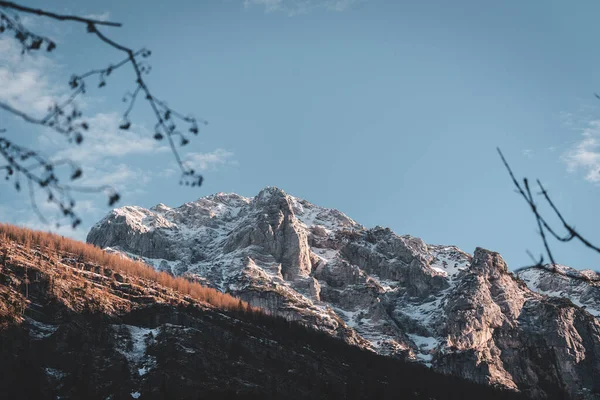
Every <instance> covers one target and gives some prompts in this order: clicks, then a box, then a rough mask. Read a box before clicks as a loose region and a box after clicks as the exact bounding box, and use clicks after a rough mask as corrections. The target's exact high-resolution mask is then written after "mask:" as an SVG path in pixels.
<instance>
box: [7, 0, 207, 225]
mask: <svg viewBox="0 0 600 400" xmlns="http://www.w3.org/2000/svg"><path fill="white" fill-rule="evenodd" d="M3 10H12V11H13V12H14V11H18V12H21V13H28V14H34V15H38V16H42V17H47V18H52V19H55V20H59V21H73V22H79V23H83V24H85V25H86V30H87V32H88V33H91V34H93V35H95V36H96V37H97V38H98V39H99V40H100V41H102V42H103V43H105V44H107V45H108V46H109V47H112V48H114V49H116V50H118V51H121V52H123V53H125V55H126V57H125V58H124V59H122V60H121V61H119V62H117V63H115V64H110V65H108V66H107V67H105V68H100V69H92V70H90V71H88V72H85V73H83V74H80V75H73V76H71V79H70V80H69V87H70V89H71V94H70V95H69V96H68V97H67V98H66V99H65V100H64V101H63V102H62V103H60V104H58V103H57V104H53V105H52V106H51V107H50V108H49V110H48V113H47V114H46V115H45V116H44V117H41V118H40V117H36V116H33V115H31V114H29V113H28V112H27V111H25V110H19V109H17V108H15V107H14V106H12V105H11V104H9V103H6V102H2V101H0V109H3V110H4V111H7V112H9V113H11V114H13V115H15V116H18V117H20V118H22V119H23V120H25V121H26V122H29V123H32V124H36V125H41V126H46V127H49V128H51V129H53V130H54V131H56V132H58V133H60V134H62V135H64V136H66V137H68V139H69V142H73V141H74V142H75V143H76V144H80V143H82V141H83V139H84V135H83V133H84V132H85V131H87V130H88V129H89V125H88V123H87V122H85V120H83V119H82V113H81V112H80V111H79V109H78V108H77V106H76V104H75V100H76V98H77V97H78V96H79V95H81V94H84V93H85V92H86V88H87V85H86V83H87V80H88V78H90V77H92V76H98V78H99V82H98V85H97V86H98V88H102V87H104V86H106V84H107V78H108V77H109V76H110V75H111V74H112V73H113V72H114V71H115V70H117V69H119V68H121V67H123V66H125V65H131V67H132V70H133V72H134V74H135V86H134V89H133V91H132V92H127V93H126V94H125V96H124V98H123V101H124V102H126V103H127V107H126V109H125V111H124V113H123V115H122V122H121V123H120V125H119V128H120V129H122V130H128V129H129V128H130V127H131V121H130V119H129V117H130V113H131V111H132V110H133V108H134V106H135V104H136V100H137V99H138V97H139V95H140V94H141V95H142V96H143V98H144V100H146V102H147V103H148V104H149V105H150V108H151V110H152V113H153V114H154V117H155V119H156V123H155V125H154V129H155V132H154V136H153V137H154V139H156V140H163V139H165V138H166V139H167V141H168V142H169V147H170V149H171V152H172V154H173V157H174V158H175V161H176V162H177V164H178V165H179V168H180V170H181V176H182V179H181V181H180V184H185V185H188V186H200V185H201V184H202V180H203V178H202V176H201V175H199V174H197V173H196V172H195V171H194V170H193V169H192V168H190V167H189V166H188V165H186V164H185V163H184V162H183V160H182V158H181V156H180V154H179V151H178V146H185V145H187V144H188V143H189V139H188V137H187V134H188V133H191V134H193V135H197V134H198V132H199V127H198V120H197V119H196V118H194V117H192V116H185V115H184V114H182V113H180V112H178V111H176V110H174V109H172V108H171V107H169V106H168V105H167V102H165V101H164V100H161V99H159V98H157V97H155V95H154V94H153V93H152V92H151V90H150V88H149V86H148V84H147V82H146V81H145V78H144V77H145V75H147V74H148V73H149V72H150V70H151V67H150V65H148V63H147V62H146V59H147V58H148V57H150V55H151V52H150V51H149V50H147V49H140V50H137V51H134V50H133V49H131V48H129V47H127V46H125V45H123V44H120V43H118V42H116V41H114V40H112V39H110V38H109V37H107V36H106V35H105V34H104V33H102V32H100V31H99V30H98V26H111V27H119V26H121V24H120V23H116V22H108V21H100V20H97V19H90V18H85V17H78V16H73V15H63V14H58V13H53V12H50V11H45V10H41V9H34V8H30V7H25V6H21V5H19V4H16V3H13V2H7V1H1V0H0V33H3V32H5V31H7V30H8V31H12V32H14V34H15V38H16V39H17V40H18V41H19V42H20V44H21V47H22V53H28V52H31V51H38V50H41V49H45V50H46V51H48V52H51V51H53V50H54V49H55V48H56V44H55V42H54V41H52V40H51V39H49V38H47V37H44V36H41V35H38V34H35V33H33V32H31V31H29V30H28V29H27V28H26V27H24V26H23V24H21V23H20V20H19V17H18V15H14V16H10V15H8V14H7V13H6V12H4V11H3ZM138 103H139V102H138ZM200 122H201V123H203V124H204V125H206V124H207V122H206V121H204V120H200ZM178 124H185V126H184V130H185V131H186V133H184V131H183V130H181V129H180V128H179V126H178ZM1 132H2V130H0V133H1ZM175 139H178V141H179V143H178V144H176V142H175ZM0 146H1V147H2V148H1V149H0V156H2V158H4V159H5V161H6V162H7V164H6V165H5V166H2V167H0V169H5V170H6V171H7V176H6V179H10V178H13V179H14V180H15V188H16V189H17V190H20V187H21V186H20V181H19V178H20V177H23V178H25V179H27V180H28V181H30V182H31V184H30V186H29V188H30V198H31V200H32V207H33V208H34V211H35V212H36V214H38V215H40V216H41V213H40V212H39V209H38V208H37V206H36V204H35V203H36V202H35V194H34V193H33V191H34V190H33V189H34V188H35V187H38V186H39V187H42V188H45V189H46V190H47V191H48V195H49V199H50V200H49V201H51V202H54V203H55V204H56V205H57V206H58V207H59V209H60V210H61V212H62V213H63V214H64V216H66V217H69V218H71V220H72V224H73V226H77V225H78V224H79V222H80V219H79V218H78V217H77V216H76V215H75V213H74V212H73V207H74V204H75V201H74V199H73V198H72V196H71V192H72V191H79V192H90V191H98V190H99V191H105V192H107V193H108V194H109V200H110V201H109V203H110V204H111V205H112V204H114V202H116V201H117V200H118V199H119V195H118V194H117V193H116V192H114V189H112V188H110V187H107V186H102V187H99V188H85V187H74V186H71V185H63V184H61V183H59V181H58V180H59V179H58V178H57V176H56V175H55V174H54V173H53V171H54V168H55V167H56V166H57V165H58V164H57V163H56V162H52V161H50V160H48V159H45V158H43V157H41V156H40V155H39V154H38V153H37V152H35V151H33V150H30V149H25V148H23V147H19V146H17V145H16V144H14V143H12V142H11V141H9V140H8V139H6V138H4V137H0ZM30 159H33V160H35V161H36V164H35V165H34V166H33V169H35V168H39V167H44V168H46V169H47V171H49V172H50V173H49V174H45V175H39V174H37V175H36V174H34V173H32V169H31V168H29V167H26V166H25V165H24V164H23V163H22V161H26V160H30ZM63 161H64V160H63ZM66 163H69V164H70V165H71V167H72V169H73V170H74V171H77V172H76V173H74V174H73V175H72V178H73V179H76V178H78V177H80V176H81V174H82V171H81V169H80V168H79V166H75V164H74V163H71V162H70V161H68V160H66ZM13 174H14V175H13ZM42 219H43V218H42Z"/></svg>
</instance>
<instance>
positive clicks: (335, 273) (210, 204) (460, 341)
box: [87, 187, 600, 398]
mask: <svg viewBox="0 0 600 400" xmlns="http://www.w3.org/2000/svg"><path fill="white" fill-rule="evenodd" d="M87 240H88V242H89V243H93V244H95V245H98V246H100V247H103V248H107V249H111V250H112V251H118V252H124V253H126V254H128V255H129V256H130V257H140V258H142V259H143V260H144V261H145V262H146V263H148V264H150V265H153V266H154V267H155V268H156V269H158V270H167V271H169V272H171V273H173V274H175V275H185V276H187V277H189V278H190V279H195V280H199V281H202V282H204V283H205V284H207V285H211V286H213V287H215V288H218V289H220V290H222V291H224V292H229V293H232V294H234V295H236V296H239V297H241V298H243V299H244V300H246V301H248V302H249V303H250V304H253V305H255V306H259V307H261V308H264V309H265V310H268V311H269V312H271V313H273V314H276V315H279V316H283V317H285V318H287V319H291V320H299V321H302V322H303V323H304V324H306V325H308V326H311V327H314V328H316V329H319V330H321V331H324V332H327V333H328V334H330V335H332V336H335V337H339V338H342V339H344V340H345V341H346V342H347V343H351V344H354V345H357V346H359V347H362V348H366V349H370V350H373V351H375V352H377V353H380V354H383V355H390V356H396V357H400V358H406V359H409V360H414V361H418V362H422V363H424V364H425V365H427V366H430V367H432V368H433V369H434V370H438V371H442V372H445V373H450V374H453V375H457V376H461V377H464V378H467V379H470V380H472V381H475V382H479V383H486V384H492V385H501V386H503V387H507V388H512V389H515V390H520V391H523V392H525V393H527V394H529V395H531V396H534V397H537V398H546V397H550V396H552V395H553V393H557V391H563V390H564V391H565V392H567V393H569V396H571V397H572V398H594V397H595V396H596V397H598V396H599V395H598V393H600V379H598V377H599V376H600V374H599V371H600V323H599V322H598V320H597V319H595V318H594V317H593V316H592V315H591V314H590V313H588V312H587V311H586V310H584V309H583V308H581V307H578V306H576V305H575V304H573V303H571V302H570V301H566V300H564V299H558V298H554V297H549V296H546V295H543V294H540V293H536V292H534V291H532V290H530V289H529V288H528V287H527V286H526V284H525V283H524V282H523V281H521V280H520V279H518V278H516V277H515V276H513V274H511V273H510V272H509V271H508V269H507V266H506V264H505V263H504V261H503V260H502V258H501V257H500V255H499V254H497V253H494V252H491V251H488V250H484V249H480V248H478V249H476V250H475V252H474V254H473V256H471V255H469V254H467V253H465V252H463V251H461V250H460V249H458V248H456V247H454V246H433V245H428V244H426V243H424V242H423V241H422V240H421V239H418V238H414V237H411V236H399V235H396V234H395V233H394V232H392V231H391V230H390V229H388V228H381V227H375V228H373V229H367V228H365V227H363V226H362V225H360V224H358V223H356V222H355V221H353V220H352V219H350V218H349V217H347V216H346V215H344V214H343V213H341V212H339V211H337V210H331V209H324V208H321V207H318V206H316V205H313V204H311V203H309V202H307V201H305V200H302V199H298V198H296V197H293V196H290V195H288V194H286V193H284V192H283V191H282V190H280V189H277V188H272V187H271V188H266V189H264V190H262V191H261V192H260V193H259V194H258V195H257V196H256V197H253V198H245V197H242V196H238V195H236V194H222V193H220V194H216V195H213V196H208V197H205V198H201V199H199V200H198V201H195V202H191V203H187V204H184V205H183V206H181V207H178V208H170V207H167V206H165V205H163V204H160V205H158V206H156V207H153V208H152V209H150V210H148V209H144V208H141V207H123V208H120V209H116V210H113V211H112V212H111V213H109V215H107V216H106V217H105V218H104V219H103V220H102V221H100V222H99V223H98V224H96V225H95V226H94V227H93V228H92V230H91V231H90V233H89V235H88V239H87Z"/></svg>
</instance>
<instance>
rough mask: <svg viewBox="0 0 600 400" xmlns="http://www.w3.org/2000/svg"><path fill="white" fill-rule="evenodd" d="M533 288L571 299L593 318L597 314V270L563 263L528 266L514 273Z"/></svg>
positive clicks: (599, 305) (599, 292)
mask: <svg viewBox="0 0 600 400" xmlns="http://www.w3.org/2000/svg"><path fill="white" fill-rule="evenodd" d="M517 276H519V277H520V278H521V279H523V280H524V281H525V283H527V286H528V287H529V288H530V289H531V290H534V291H536V292H539V293H542V294H545V295H548V296H553V297H563V298H567V299H569V300H571V301H572V302H573V303H574V304H576V305H578V306H579V307H581V308H583V309H585V310H586V311H587V312H589V313H590V314H592V315H593V316H594V317H596V318H600V274H599V273H597V272H594V271H592V270H589V269H588V270H582V271H578V270H576V269H573V268H571V267H567V266H564V265H545V266H543V267H529V268H526V269H523V270H521V271H519V272H518V273H517Z"/></svg>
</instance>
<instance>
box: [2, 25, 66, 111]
mask: <svg viewBox="0 0 600 400" xmlns="http://www.w3.org/2000/svg"><path fill="white" fill-rule="evenodd" d="M54 68H55V66H54V63H53V62H52V60H50V59H49V58H48V57H46V56H45V55H43V54H41V53H40V54H21V46H20V44H19V43H18V42H17V41H16V40H15V39H14V38H12V37H6V36H5V37H2V38H0V101H2V102H4V103H7V104H8V105H10V106H12V107H14V108H16V109H19V110H24V111H26V112H28V113H31V114H33V115H34V116H36V117H41V116H42V115H44V114H45V113H47V111H48V107H49V106H50V105H51V104H52V103H53V102H55V101H59V100H60V99H61V98H63V96H61V94H60V90H58V88H57V87H55V86H54V85H52V84H51V83H50V82H49V80H48V74H49V73H51V72H52V70H53V69H54Z"/></svg>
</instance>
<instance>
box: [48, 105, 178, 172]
mask: <svg viewBox="0 0 600 400" xmlns="http://www.w3.org/2000/svg"><path fill="white" fill-rule="evenodd" d="M85 120H86V122H87V123H88V124H89V126H90V128H89V130H88V131H86V132H85V133H84V141H83V143H82V144H81V145H79V146H70V147H68V148H64V149H63V150H61V151H58V152H57V153H56V154H55V155H54V158H68V159H70V160H72V161H75V162H78V163H82V164H83V163H85V164H90V163H94V162H97V161H100V160H104V159H106V158H108V157H125V156H130V155H134V154H153V153H162V152H166V151H168V148H167V147H166V146H163V145H161V144H160V142H158V141H156V140H155V139H153V138H152V137H150V135H149V134H146V133H145V132H144V130H143V129H141V128H140V127H139V126H136V125H132V127H131V128H130V129H128V130H123V129H119V124H120V121H121V117H120V116H119V115H118V114H117V113H108V114H105V113H98V114H96V115H94V116H92V117H89V118H86V119H85ZM42 140H50V139H48V138H43V139H42Z"/></svg>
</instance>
